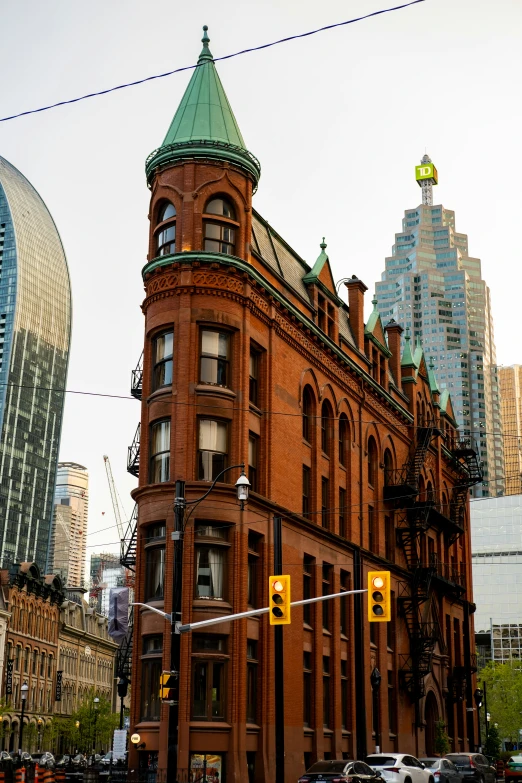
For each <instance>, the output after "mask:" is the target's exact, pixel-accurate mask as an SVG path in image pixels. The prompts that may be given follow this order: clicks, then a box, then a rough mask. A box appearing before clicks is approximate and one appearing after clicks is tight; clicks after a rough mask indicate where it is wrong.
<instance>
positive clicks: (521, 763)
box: [504, 756, 522, 781]
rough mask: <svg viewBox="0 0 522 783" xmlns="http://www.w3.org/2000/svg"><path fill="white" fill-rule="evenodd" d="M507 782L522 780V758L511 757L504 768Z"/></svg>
mask: <svg viewBox="0 0 522 783" xmlns="http://www.w3.org/2000/svg"><path fill="white" fill-rule="evenodd" d="M504 774H505V776H506V781H507V780H509V781H514V780H522V756H511V758H510V759H509V760H508V761H507V762H506V766H505V767H504Z"/></svg>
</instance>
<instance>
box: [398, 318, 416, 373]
mask: <svg viewBox="0 0 522 783" xmlns="http://www.w3.org/2000/svg"><path fill="white" fill-rule="evenodd" d="M410 340H411V337H410V328H409V326H407V327H406V334H405V335H404V351H403V352H402V359H401V367H415V368H417V365H416V364H415V361H414V359H413V356H412V353H411V347H410Z"/></svg>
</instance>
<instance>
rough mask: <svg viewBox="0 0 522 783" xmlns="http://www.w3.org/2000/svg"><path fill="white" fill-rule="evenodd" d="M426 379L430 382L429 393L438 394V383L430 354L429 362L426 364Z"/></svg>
mask: <svg viewBox="0 0 522 783" xmlns="http://www.w3.org/2000/svg"><path fill="white" fill-rule="evenodd" d="M428 381H429V384H430V389H431V393H432V394H434V393H437V394H440V389H439V384H438V383H437V378H436V377H435V363H434V361H433V356H430V363H429V366H428Z"/></svg>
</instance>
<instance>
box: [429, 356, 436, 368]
mask: <svg viewBox="0 0 522 783" xmlns="http://www.w3.org/2000/svg"><path fill="white" fill-rule="evenodd" d="M434 369H435V360H434V358H433V356H430V370H434Z"/></svg>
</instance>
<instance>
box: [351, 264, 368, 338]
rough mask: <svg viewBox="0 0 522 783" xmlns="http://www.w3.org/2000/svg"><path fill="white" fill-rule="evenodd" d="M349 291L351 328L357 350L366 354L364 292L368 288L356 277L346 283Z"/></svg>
mask: <svg viewBox="0 0 522 783" xmlns="http://www.w3.org/2000/svg"><path fill="white" fill-rule="evenodd" d="M345 286H346V288H347V289H348V307H349V308H350V326H351V327H352V332H353V336H354V338H355V344H356V345H357V348H358V349H359V350H360V351H362V353H364V292H365V291H367V290H368V288H367V287H366V286H365V285H364V283H363V281H362V280H359V278H357V277H356V276H355V275H353V276H352V278H351V279H350V280H349V281H348V282H347V283H345Z"/></svg>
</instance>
